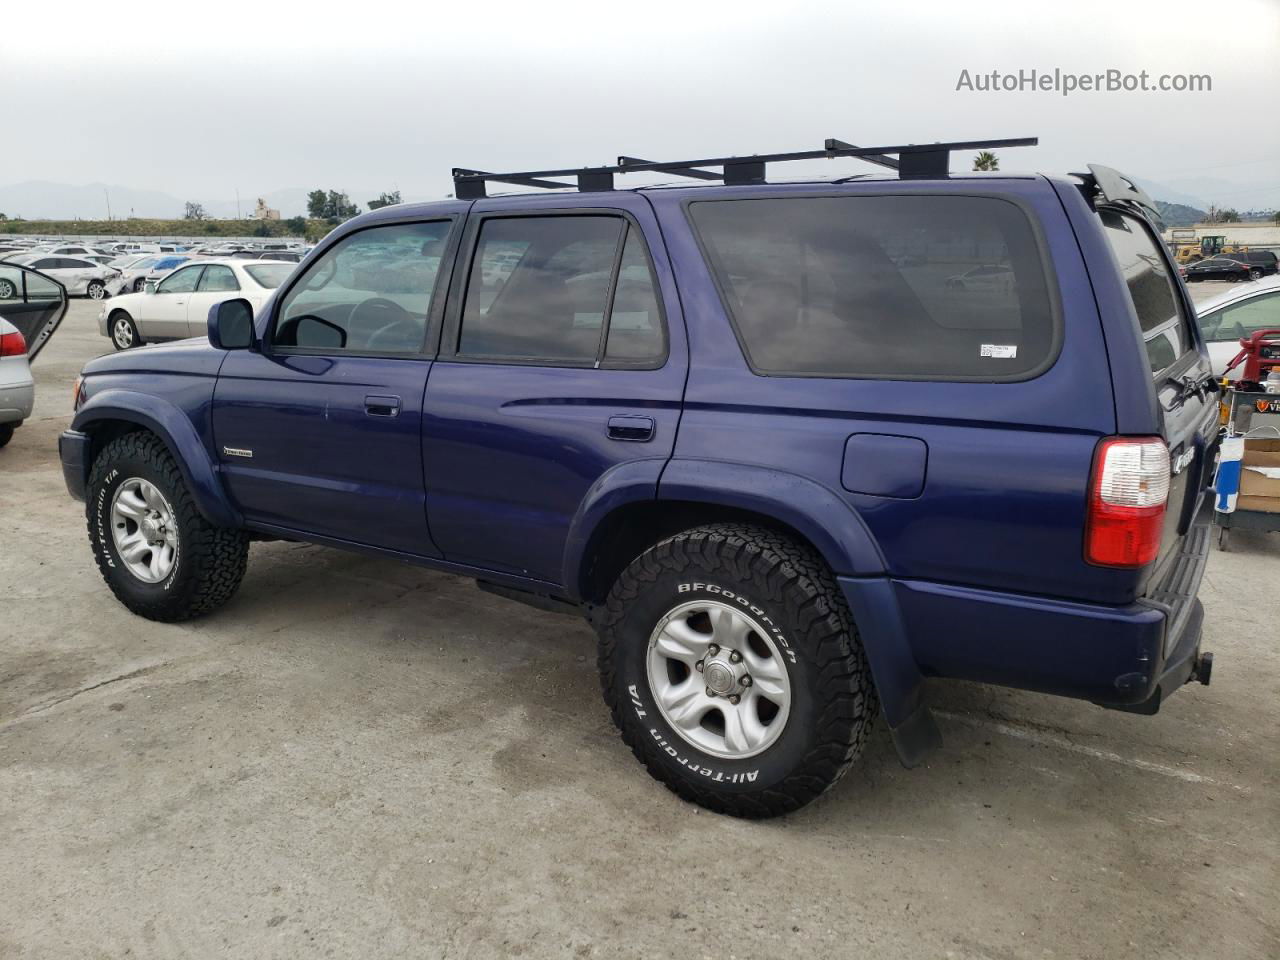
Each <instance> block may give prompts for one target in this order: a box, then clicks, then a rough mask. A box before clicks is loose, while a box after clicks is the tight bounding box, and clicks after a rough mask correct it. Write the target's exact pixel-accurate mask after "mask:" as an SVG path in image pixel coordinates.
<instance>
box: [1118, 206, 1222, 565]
mask: <svg viewBox="0 0 1280 960" xmlns="http://www.w3.org/2000/svg"><path fill="white" fill-rule="evenodd" d="M1098 216H1099V218H1100V219H1101V221H1102V227H1103V232H1104V234H1105V235H1106V238H1107V241H1108V243H1109V244H1110V246H1111V252H1112V253H1113V254H1114V256H1115V258H1116V261H1117V263H1118V265H1119V267H1120V271H1121V274H1122V276H1123V277H1124V281H1125V284H1126V286H1127V288H1128V292H1129V298H1130V300H1131V301H1132V303H1133V309H1134V312H1135V314H1136V315H1137V318H1138V325H1139V327H1140V329H1141V332H1142V338H1143V345H1144V348H1145V356H1146V360H1147V369H1146V370H1134V371H1132V375H1134V376H1150V377H1152V378H1153V381H1154V389H1155V394H1156V408H1157V416H1158V430H1159V433H1160V435H1161V436H1163V437H1164V439H1165V441H1166V442H1167V443H1168V445H1169V458H1170V462H1171V464H1172V470H1173V476H1172V478H1171V480H1170V486H1169V501H1168V508H1167V511H1166V513H1165V528H1164V537H1163V539H1162V542H1161V549H1160V557H1159V558H1158V559H1157V561H1156V564H1155V567H1154V569H1156V570H1159V568H1160V564H1161V562H1162V561H1163V560H1165V559H1167V558H1168V557H1169V556H1170V555H1171V554H1172V553H1174V552H1175V551H1176V549H1177V545H1178V543H1179V541H1180V540H1181V538H1182V537H1183V536H1184V535H1185V534H1186V532H1187V530H1188V529H1189V527H1190V525H1191V522H1192V520H1193V519H1194V516H1195V512H1196V508H1197V507H1198V506H1199V503H1200V497H1201V495H1202V493H1203V492H1204V487H1205V481H1206V478H1207V476H1208V473H1209V471H1210V470H1211V469H1212V453H1213V444H1214V442H1215V439H1216V437H1217V428H1218V418H1217V411H1218V395H1217V393H1215V392H1206V391H1204V390H1199V391H1196V390H1191V389H1189V388H1188V386H1187V385H1188V384H1190V383H1196V382H1199V381H1202V380H1203V378H1205V377H1207V376H1208V375H1209V374H1210V372H1211V370H1210V364H1209V361H1208V359H1207V358H1206V357H1205V356H1203V355H1202V354H1201V352H1200V334H1199V331H1198V329H1197V328H1196V324H1195V320H1194V317H1193V315H1192V314H1191V313H1190V311H1189V309H1188V307H1187V302H1186V299H1185V298H1184V296H1183V292H1182V290H1181V289H1180V287H1179V285H1178V281H1177V271H1176V269H1175V268H1174V267H1173V266H1172V265H1171V264H1170V263H1169V261H1168V257H1167V255H1166V253H1165V251H1164V248H1163V245H1162V244H1161V243H1160V242H1159V240H1158V238H1157V237H1156V235H1155V233H1154V232H1153V231H1152V229H1151V227H1150V225H1149V224H1148V223H1147V222H1146V220H1144V219H1142V218H1140V217H1138V216H1136V215H1134V214H1132V213H1128V212H1124V211H1121V210H1118V209H1113V208H1105V207H1104V208H1101V209H1100V210H1099V211H1098ZM1113 362H1114V361H1113ZM1116 375H1117V376H1125V375H1127V374H1126V372H1125V371H1116Z"/></svg>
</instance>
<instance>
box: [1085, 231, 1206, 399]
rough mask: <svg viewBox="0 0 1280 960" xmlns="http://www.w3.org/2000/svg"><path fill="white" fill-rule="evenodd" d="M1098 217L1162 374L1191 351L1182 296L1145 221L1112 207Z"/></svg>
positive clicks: (1153, 363)
mask: <svg viewBox="0 0 1280 960" xmlns="http://www.w3.org/2000/svg"><path fill="white" fill-rule="evenodd" d="M1098 216H1099V217H1101V219H1102V226H1103V232H1104V233H1106V235H1107V240H1108V242H1109V243H1110V244H1111V252H1112V253H1113V254H1115V258H1116V262H1117V264H1118V265H1119V267H1120V273H1121V274H1122V275H1123V276H1124V282H1125V284H1126V285H1127V286H1128V288H1129V297H1130V298H1131V299H1132V300H1133V309H1134V311H1135V312H1136V313H1137V314H1138V325H1139V326H1140V327H1141V328H1142V340H1143V343H1144V344H1145V345H1146V349H1147V361H1148V364H1149V366H1150V368H1151V372H1152V373H1153V374H1157V373H1162V372H1164V371H1165V370H1168V369H1169V368H1170V367H1171V366H1173V365H1174V364H1175V363H1176V362H1177V361H1178V358H1179V357H1181V356H1182V355H1183V354H1184V353H1186V352H1187V351H1188V350H1190V349H1191V327H1190V323H1189V321H1188V318H1187V316H1186V314H1185V313H1184V312H1183V310H1182V298H1181V297H1179V296H1178V293H1177V288H1176V287H1175V286H1174V280H1173V276H1172V274H1171V272H1170V271H1169V270H1168V269H1167V268H1166V267H1165V260H1164V257H1163V256H1162V254H1161V251H1160V247H1159V245H1158V244H1157V241H1156V239H1155V237H1153V236H1152V235H1151V231H1150V230H1148V229H1147V228H1146V226H1145V225H1144V224H1143V223H1142V221H1141V220H1139V219H1138V218H1136V217H1130V216H1127V215H1125V214H1122V213H1116V212H1115V211H1113V210H1100V211H1099V212H1098Z"/></svg>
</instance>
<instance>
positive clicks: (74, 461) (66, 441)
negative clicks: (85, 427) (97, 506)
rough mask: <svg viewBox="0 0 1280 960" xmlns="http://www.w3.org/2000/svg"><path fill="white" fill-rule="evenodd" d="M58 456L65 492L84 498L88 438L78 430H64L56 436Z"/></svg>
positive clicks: (79, 498) (87, 472)
mask: <svg viewBox="0 0 1280 960" xmlns="http://www.w3.org/2000/svg"><path fill="white" fill-rule="evenodd" d="M58 457H59V458H60V459H61V460H62V479H63V481H64V482H65V483H66V485H67V493H69V494H71V496H72V497H74V498H75V499H76V500H84V497H85V478H86V477H87V476H88V475H89V438H88V436H86V435H85V434H83V433H81V432H80V431H79V430H64V431H63V432H62V435H61V436H59V437H58Z"/></svg>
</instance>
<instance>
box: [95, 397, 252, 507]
mask: <svg viewBox="0 0 1280 960" xmlns="http://www.w3.org/2000/svg"><path fill="white" fill-rule="evenodd" d="M108 420H116V421H124V422H126V423H136V424H137V425H138V426H140V427H144V428H145V429H147V430H150V431H151V432H152V433H154V434H155V435H156V436H158V437H159V438H160V439H161V440H163V441H164V443H165V446H167V447H168V448H169V453H170V454H172V455H173V459H174V460H176V461H177V464H178V469H179V470H180V471H182V478H183V479H184V480H185V481H186V484H187V490H188V491H189V492H190V493H191V499H192V500H194V501H195V505H196V509H198V510H199V511H200V513H201V514H202V515H203V516H204V517H205V519H206V520H208V521H209V522H210V523H213V524H216V525H218V526H220V527H239V526H241V524H242V522H243V521H242V518H241V516H240V512H239V511H238V510H237V509H236V508H235V507H234V506H233V505H232V503H231V501H230V500H229V499H228V498H227V494H226V491H225V490H224V489H223V487H222V482H221V481H220V480H219V478H218V472H217V469H216V468H215V467H214V464H213V461H212V459H211V458H210V456H209V451H208V450H207V449H206V448H205V445H204V443H203V442H201V440H200V436H199V434H198V433H196V428H195V426H194V425H193V424H192V422H191V420H190V418H189V417H187V415H186V414H185V413H183V412H182V411H181V410H180V409H178V408H177V407H176V406H174V405H173V404H172V403H170V402H169V401H167V400H164V399H161V398H159V397H155V396H151V395H149V394H145V393H137V392H135V391H133V390H119V389H108V390H103V391H102V392H100V393H96V394H94V395H93V396H92V397H90V398H89V400H88V401H86V402H85V404H84V406H82V407H81V408H80V409H79V411H77V412H76V415H75V417H74V418H73V419H72V421H71V428H72V429H73V430H79V431H81V432H90V431H92V429H93V425H94V424H95V423H101V422H103V421H108ZM91 467H92V464H90V463H86V464H85V470H86V472H87V471H88V470H89V469H90V468H91Z"/></svg>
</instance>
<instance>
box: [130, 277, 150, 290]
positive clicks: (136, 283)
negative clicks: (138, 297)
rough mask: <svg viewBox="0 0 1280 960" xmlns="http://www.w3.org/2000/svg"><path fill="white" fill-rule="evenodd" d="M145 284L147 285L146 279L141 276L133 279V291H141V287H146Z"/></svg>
mask: <svg viewBox="0 0 1280 960" xmlns="http://www.w3.org/2000/svg"><path fill="white" fill-rule="evenodd" d="M146 285H147V281H146V279H145V278H143V277H139V278H138V279H137V280H135V281H133V292H134V293H141V292H142V291H143V289H144V288H145V287H146Z"/></svg>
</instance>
